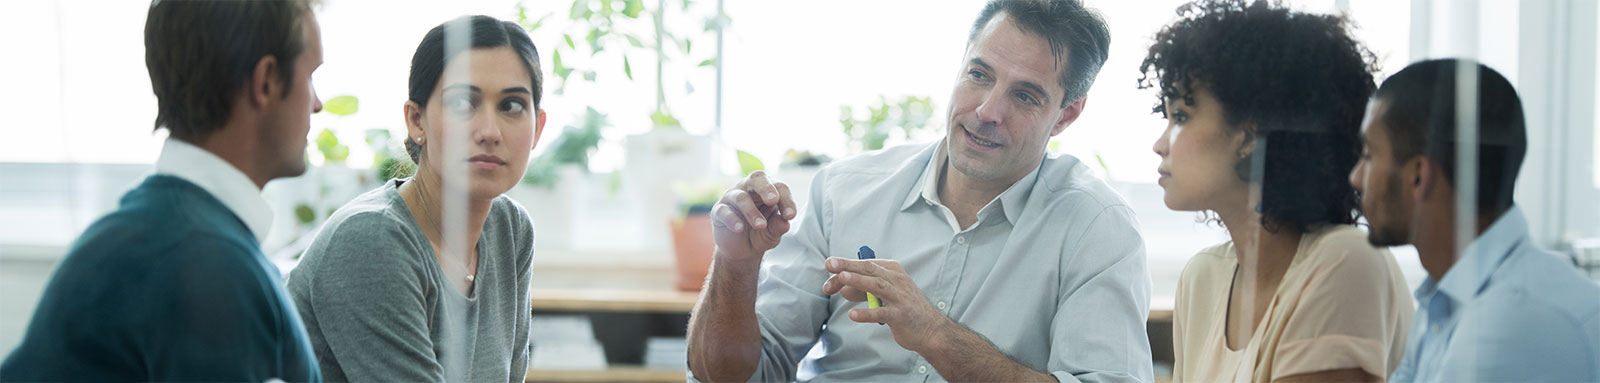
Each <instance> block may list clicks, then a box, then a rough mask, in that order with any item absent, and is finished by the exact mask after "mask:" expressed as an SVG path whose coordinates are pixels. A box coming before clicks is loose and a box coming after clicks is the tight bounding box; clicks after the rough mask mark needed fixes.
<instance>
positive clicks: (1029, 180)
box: [900, 140, 1044, 232]
mask: <svg viewBox="0 0 1600 383" xmlns="http://www.w3.org/2000/svg"><path fill="white" fill-rule="evenodd" d="M947 143H948V142H946V141H943V140H941V141H940V142H939V143H938V144H936V145H937V146H936V147H935V148H934V149H933V158H931V159H929V160H928V166H927V167H926V168H923V169H922V178H921V179H920V181H921V184H920V185H918V190H919V191H918V194H917V195H918V196H921V197H922V199H923V200H924V201H927V203H928V204H929V205H932V206H940V207H943V206H944V201H941V200H939V182H940V177H941V172H942V171H944V169H945V163H946V162H948V161H950V152H949V150H948V149H949V148H948V147H946V146H945V145H946V144H947ZM1043 166H1044V165H1043V162H1042V161H1041V162H1040V165H1039V166H1037V167H1034V168H1033V171H1032V172H1030V173H1028V175H1027V176H1024V177H1022V179H1020V180H1017V182H1016V183H1013V184H1011V186H1009V187H1006V190H1005V191H1002V192H1000V195H998V196H995V199H994V200H992V201H989V203H988V204H985V205H984V207H983V208H982V209H979V210H978V215H979V217H982V216H984V215H985V211H987V210H989V209H990V208H997V209H1001V211H1002V212H1003V213H1004V214H1005V217H1006V220H1009V221H1011V223H1012V224H1016V223H1017V220H1018V219H1019V218H1020V216H1021V214H1022V207H1023V205H1024V204H1026V203H1027V198H1028V194H1030V193H1031V192H1032V191H1033V184H1034V181H1035V180H1037V179H1038V178H1039V170H1040V169H1041V168H1043ZM913 202H915V201H914V200H912V199H908V200H907V201H906V203H905V205H904V206H901V208H900V209H901V210H905V209H906V208H909V207H911V206H912V203H913ZM947 211H948V209H947ZM951 217H952V220H951V222H950V225H951V227H954V228H955V229H956V231H957V232H960V231H961V228H960V227H959V226H958V225H956V223H955V221H954V219H953V217H954V216H953V215H952V216H951Z"/></svg>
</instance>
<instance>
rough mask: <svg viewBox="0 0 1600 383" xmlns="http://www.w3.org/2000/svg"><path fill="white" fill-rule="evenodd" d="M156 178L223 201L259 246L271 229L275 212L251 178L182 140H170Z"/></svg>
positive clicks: (159, 162)
mask: <svg viewBox="0 0 1600 383" xmlns="http://www.w3.org/2000/svg"><path fill="white" fill-rule="evenodd" d="M156 174H164V175H169V176H173V177H178V178H180V179H183V180H184V181H189V183H193V184H195V185H196V186H199V187H200V189H202V190H205V191H206V193H210V194H211V196H212V197H216V198H217V200H218V201H222V206H226V207H227V208H228V210H232V211H233V214H234V215H236V216H238V217H239V220H240V221H244V225H245V226H246V227H249V228H250V233H251V234H254V235H255V237H256V243H257V244H259V243H261V241H262V240H264V239H266V235H267V231H268V230H270V229H271V228H272V208H271V207H270V206H268V205H267V200H266V199H264V198H261V189H259V188H257V187H256V183H255V182H254V181H251V180H250V177H247V176H245V175H244V172H240V171H239V169H238V168H234V167H233V165H232V164H229V163H228V162H227V161H223V160H222V158H221V157H217V156H216V155H215V154H211V152H208V151H206V150H205V149H201V148H200V147H198V146H194V145H192V144H189V143H187V142H183V141H182V140H177V139H173V138H168V139H167V142H166V143H165V144H163V145H162V147H161V157H159V158H158V159H156Z"/></svg>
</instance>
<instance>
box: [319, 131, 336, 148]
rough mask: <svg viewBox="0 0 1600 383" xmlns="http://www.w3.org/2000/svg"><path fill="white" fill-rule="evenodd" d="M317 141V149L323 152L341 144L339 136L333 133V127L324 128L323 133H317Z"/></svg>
mask: <svg viewBox="0 0 1600 383" xmlns="http://www.w3.org/2000/svg"><path fill="white" fill-rule="evenodd" d="M316 141H317V150H319V151H323V152H327V151H328V149H332V148H333V147H335V146H339V136H338V135H335V134H333V129H322V132H321V133H317V140H316Z"/></svg>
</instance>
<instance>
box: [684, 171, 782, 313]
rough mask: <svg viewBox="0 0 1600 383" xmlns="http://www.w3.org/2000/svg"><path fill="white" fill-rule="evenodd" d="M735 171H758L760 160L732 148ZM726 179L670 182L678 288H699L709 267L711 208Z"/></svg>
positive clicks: (711, 241) (711, 243) (711, 240)
mask: <svg viewBox="0 0 1600 383" xmlns="http://www.w3.org/2000/svg"><path fill="white" fill-rule="evenodd" d="M736 156H737V157H738V158H739V170H740V171H741V172H742V174H750V172H754V171H757V170H762V169H763V168H764V167H765V166H764V165H762V163H761V159H760V158H757V157H756V156H755V155H752V154H750V153H748V152H745V151H743V150H739V151H736ZM726 188H727V182H703V183H698V184H696V183H684V182H678V183H674V184H673V188H672V189H673V191H675V192H676V193H677V195H678V209H679V213H678V216H677V218H676V219H673V220H672V222H671V223H670V229H671V231H672V253H673V258H674V259H675V261H676V262H675V265H676V269H677V278H676V285H677V287H678V290H683V291H700V287H701V286H702V285H704V284H705V281H706V273H707V272H708V271H709V270H710V268H711V254H712V252H713V251H715V250H716V242H714V240H713V238H712V233H711V208H712V207H714V206H716V204H717V201H719V200H721V199H722V193H723V190H724V189H726Z"/></svg>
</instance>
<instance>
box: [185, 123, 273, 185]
mask: <svg viewBox="0 0 1600 383" xmlns="http://www.w3.org/2000/svg"><path fill="white" fill-rule="evenodd" d="M242 130H243V129H227V128H226V127H224V128H223V129H218V130H217V131H216V132H213V133H211V135H209V136H206V138H205V139H202V140H184V139H180V140H182V141H183V142H186V143H189V144H190V145H194V146H195V147H197V148H200V149H201V150H205V151H206V152H209V153H211V155H214V156H217V158H221V159H222V161H223V162H227V163H228V165H229V166H233V168H234V169H238V170H239V172H240V173H244V176H245V177H248V178H250V182H251V183H254V184H256V190H261V189H262V188H265V187H266V186H267V182H268V181H272V178H273V176H272V175H271V174H267V172H266V171H265V170H264V167H263V166H260V164H259V163H257V161H255V160H254V159H255V158H256V157H257V156H256V154H257V153H256V147H255V145H253V143H254V142H256V141H257V140H256V139H255V138H253V137H241V136H240V134H239V132H240V131H242Z"/></svg>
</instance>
